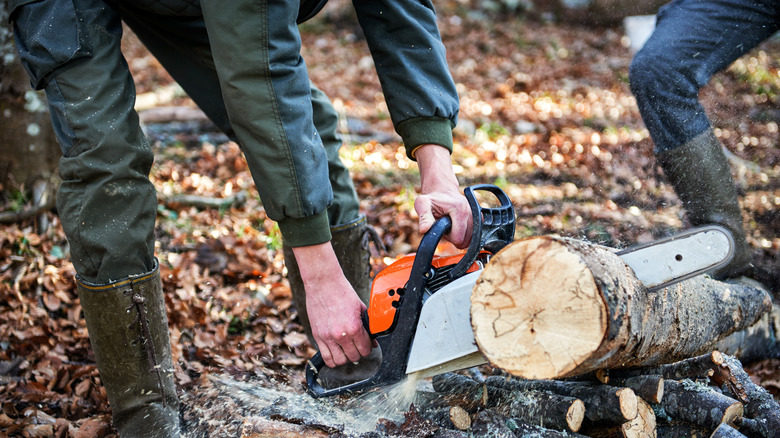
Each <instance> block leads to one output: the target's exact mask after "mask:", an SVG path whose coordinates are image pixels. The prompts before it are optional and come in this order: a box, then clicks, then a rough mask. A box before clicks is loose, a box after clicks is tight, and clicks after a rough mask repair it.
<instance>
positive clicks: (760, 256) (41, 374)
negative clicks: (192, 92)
mask: <svg viewBox="0 0 780 438" xmlns="http://www.w3.org/2000/svg"><path fill="white" fill-rule="evenodd" d="M337 3H338V2H336V4H334V5H333V6H330V5H329V6H328V8H327V9H326V10H325V11H324V12H323V14H322V15H321V16H319V17H318V18H316V19H315V20H313V21H311V22H309V23H306V24H305V25H304V26H303V27H302V29H303V46H304V50H303V53H304V58H305V60H306V62H307V65H308V66H309V69H310V74H311V77H312V80H313V82H314V83H315V84H316V85H317V86H318V87H320V88H321V89H322V90H323V91H325V93H326V94H328V95H329V96H330V97H331V99H332V100H333V101H334V105H335V106H336V108H337V109H338V110H339V112H340V113H341V115H342V118H343V120H342V122H343V123H342V124H343V127H342V128H343V129H342V131H343V135H344V140H345V147H344V149H343V151H342V158H343V159H344V161H345V163H347V165H348V166H349V167H350V169H351V171H352V173H353V178H354V181H355V185H356V187H357V189H358V192H359V195H360V197H361V208H362V210H363V212H364V213H365V214H366V216H367V217H368V220H369V223H370V224H371V225H372V226H373V227H374V228H376V230H377V232H378V233H379V235H380V236H381V238H382V240H383V242H384V243H385V244H386V245H387V247H388V253H387V254H379V253H375V254H374V255H375V257H374V259H373V264H374V268H375V271H376V270H378V269H381V268H382V267H383V266H385V265H386V264H387V263H389V262H390V261H392V259H393V258H394V257H396V256H398V255H400V254H405V253H408V252H411V251H414V249H415V248H416V246H417V244H418V243H419V240H420V236H419V234H418V233H417V232H416V216H415V213H414V211H413V206H412V205H413V199H414V194H415V187H417V186H418V184H419V175H418V173H417V170H416V165H415V164H414V163H412V162H410V161H409V160H408V159H407V158H406V156H405V153H404V152H403V148H402V146H401V144H400V138H399V137H398V136H397V135H396V134H395V133H394V132H393V130H392V125H391V122H390V119H389V113H388V111H387V107H386V105H385V103H384V100H383V98H382V94H381V91H380V87H379V83H378V80H377V78H376V74H375V72H374V69H373V65H372V62H371V58H370V54H369V53H368V50H367V48H366V45H365V41H364V40H363V37H362V35H361V33H360V30H359V27H357V25H356V24H355V22H354V21H353V20H352V18H351V16H350V15H349V14H348V13H346V12H344V11H343V10H342V9H340V6H339V5H338V4H337ZM439 16H440V27H441V32H442V36H443V39H444V42H445V45H446V47H447V50H448V60H449V63H450V68H451V70H452V73H453V75H454V78H455V81H456V83H457V87H458V92H459V95H460V97H461V113H460V123H459V125H458V127H457V129H456V131H455V141H456V145H455V151H454V154H453V163H454V165H455V168H456V171H457V174H458V178H459V180H460V183H461V185H462V186H468V185H471V184H476V183H493V184H496V185H498V186H500V187H501V188H502V189H503V190H504V191H506V192H507V194H508V195H509V196H510V198H511V199H512V201H513V203H514V206H515V209H516V212H517V216H518V217H517V220H518V222H517V234H516V238H522V237H526V236H533V235H542V234H553V233H556V234H561V235H564V236H570V237H576V238H580V239H586V240H589V241H592V242H596V243H600V244H603V245H607V246H611V247H615V248H623V247H627V246H630V245H632V244H636V243H643V242H647V241H650V240H653V239H655V238H659V237H662V236H665V235H668V234H670V233H672V232H674V231H677V230H680V229H683V228H685V227H687V223H686V219H685V216H684V211H683V210H682V209H681V206H680V202H679V200H678V199H677V197H676V196H675V194H674V192H673V191H672V188H671V186H670V185H669V183H668V182H667V181H666V180H665V178H664V176H663V174H662V172H661V170H660V169H659V168H658V167H657V165H656V163H655V160H654V158H653V154H652V148H653V144H652V140H651V139H650V138H649V134H648V132H647V130H646V129H645V127H644V125H643V123H642V120H641V118H640V116H639V112H638V110H637V107H636V102H635V100H634V98H633V97H632V95H631V93H630V90H629V87H628V67H629V64H630V60H631V52H630V50H629V48H628V42H627V41H626V38H625V37H624V34H623V31H622V29H621V28H619V27H596V28H594V27H587V26H578V25H574V24H561V23H554V22H546V21H543V20H538V19H531V18H523V17H514V18H513V17H503V18H500V19H499V18H495V17H487V18H485V17H483V16H474V15H470V14H469V13H467V12H466V11H464V10H462V9H461V8H458V7H457V3H456V2H443V6H442V7H441V8H440V10H439ZM126 56H127V58H128V63H129V65H130V67H131V69H132V70H133V72H134V77H135V78H136V82H137V88H138V92H139V94H140V95H141V96H143V97H144V98H149V97H154V96H156V97H158V98H159V99H157V100H156V102H157V103H154V104H152V105H150V106H172V105H175V106H184V107H191V106H192V103H191V101H189V99H188V98H186V96H183V95H182V94H181V93H180V92H177V91H176V90H177V89H176V87H175V86H174V84H173V83H172V81H171V79H170V77H169V76H168V75H167V74H166V73H165V72H164V71H163V70H162V69H161V67H160V66H159V64H158V63H157V62H156V61H155V60H154V58H152V57H151V56H150V55H149V54H148V53H147V52H146V51H145V50H144V49H143V47H142V46H141V45H140V44H139V43H138V41H137V40H135V39H134V38H133V37H132V35H129V34H128V36H127V37H126ZM779 66H780V40H778V39H772V40H770V41H768V42H765V43H764V44H762V45H761V46H759V47H758V48H756V49H755V50H753V51H752V52H750V54H748V55H746V56H745V57H743V58H742V59H740V60H739V61H737V62H736V63H735V64H734V65H732V66H731V67H730V68H729V69H727V70H726V71H724V72H721V73H719V74H718V75H717V76H716V77H715V78H714V80H713V81H712V83H711V84H709V85H708V86H707V87H706V88H705V89H704V90H702V93H701V97H702V101H703V102H704V104H705V107H706V109H707V112H708V114H709V115H710V117H711V119H712V120H713V124H714V126H715V127H716V133H717V135H718V136H719V137H720V139H721V140H722V142H723V144H724V145H725V146H726V148H727V149H728V151H730V152H731V154H733V160H732V162H733V164H734V175H735V179H736V181H737V183H738V187H739V190H740V195H741V196H740V199H741V205H742V211H743V215H744V219H745V224H746V229H747V233H748V241H749V243H750V245H751V248H752V251H753V254H754V256H755V264H756V265H757V266H759V267H761V268H762V272H764V274H763V275H762V277H761V278H758V279H759V280H761V281H762V282H764V284H765V285H766V286H767V287H768V288H769V289H770V290H772V291H773V293H774V294H775V297H776V299H777V297H779V296H780V295H778V294H780V257H779V256H780V213H778V208H779V207H780V179H779V178H778V175H779V174H780V148H778V147H777V144H778V137H779V136H780V133H778V124H779V123H780V108H778V94H779V93H780V76H778V67H779ZM167 91H172V93H171V94H170V95H168V94H165V93H164V92H167ZM141 100H142V99H141V98H140V97H139V102H140V101H141ZM147 132H148V134H149V136H150V138H151V139H152V140H153V147H154V151H155V154H156V163H155V165H154V168H153V170H152V174H151V178H152V181H153V182H154V183H155V185H156V186H157V188H158V190H159V193H160V203H159V208H158V224H157V228H156V237H157V240H158V244H157V246H156V255H157V257H158V258H159V260H160V262H161V269H162V274H163V275H162V277H163V279H164V287H165V291H166V293H167V297H166V303H167V305H168V311H169V315H170V319H169V323H170V327H171V335H172V343H173V346H174V362H175V363H176V364H177V365H176V368H177V371H176V380H177V384H178V386H179V388H180V391H181V393H182V400H183V403H184V405H185V406H184V412H185V418H186V419H187V421H188V424H191V425H192V427H193V429H197V430H199V431H200V433H204V432H203V431H204V430H206V431H210V432H211V433H213V434H212V435H211V436H237V435H235V434H231V433H234V432H235V431H236V430H237V425H236V424H235V421H237V420H236V418H237V416H236V415H235V412H233V414H232V415H231V413H230V412H224V409H226V408H227V407H228V405H223V406H220V402H219V400H217V399H214V398H209V397H208V394H210V393H209V392H208V391H210V389H209V388H213V387H214V385H215V383H214V382H224V379H226V378H229V379H233V380H235V381H236V382H246V381H251V382H254V384H255V385H257V386H263V387H267V388H271V389H279V390H282V391H287V392H290V393H291V394H301V393H302V392H303V388H304V382H303V378H302V370H303V365H304V363H305V361H306V360H307V359H308V358H309V357H310V356H311V355H312V354H313V353H314V349H313V348H312V347H311V346H310V345H309V343H308V341H307V340H306V337H305V335H303V331H302V328H301V325H300V324H299V322H298V320H297V314H296V312H295V309H294V308H293V307H292V304H291V299H290V291H289V285H288V283H287V280H286V279H285V277H284V274H285V269H284V264H283V258H282V254H281V247H280V245H281V237H280V235H279V231H278V228H276V227H275V226H274V224H273V223H272V222H271V221H269V220H266V217H265V213H264V211H263V208H262V205H261V204H260V202H259V197H258V195H257V190H256V189H255V187H254V185H253V183H252V179H251V175H250V174H249V171H248V169H247V166H246V162H245V161H244V159H243V157H242V155H241V153H240V151H239V148H238V146H237V145H236V144H235V143H232V142H229V141H227V139H226V138H224V136H222V135H221V134H219V133H218V132H216V131H215V130H213V128H212V127H210V126H209V125H208V124H207V123H202V122H198V121H195V122H193V121H188V122H181V121H178V122H174V123H157V124H149V125H148V126H147ZM238 193H241V194H244V195H246V199H245V201H244V202H243V203H234V204H231V205H226V206H223V207H221V208H211V209H204V208H197V207H195V206H191V205H187V204H186V203H183V202H181V201H180V200H179V201H177V198H176V196H177V195H181V194H188V195H197V196H199V197H202V198H204V199H214V198H230V197H231V196H235V195H236V194H238ZM1 200H2V201H3V205H0V207H2V208H0V209H6V208H10V205H11V204H12V202H18V199H17V198H13V197H11V196H4V197H3V198H1ZM47 217H48V219H49V220H50V222H51V225H50V226H49V227H48V228H47V229H46V230H40V229H38V228H37V227H36V222H35V221H34V220H28V221H25V222H23V223H18V224H13V225H3V229H2V233H0V404H1V405H2V411H0V431H2V430H5V432H3V433H5V434H7V435H9V436H58V437H59V436H90V437H102V436H110V435H111V434H112V433H114V432H113V430H112V429H111V426H110V423H109V417H108V414H109V412H110V410H109V406H108V405H107V401H106V397H105V392H104V390H103V388H102V386H101V385H100V379H99V375H98V372H97V369H96V367H95V365H94V357H93V356H92V353H91V351H90V349H89V346H88V337H87V332H86V327H85V324H84V321H83V318H81V316H80V312H81V308H80V305H79V302H78V298H77V296H76V293H75V286H74V281H73V275H74V271H73V266H72V264H71V263H70V262H69V261H68V246H67V241H66V239H65V237H64V234H63V232H62V229H61V227H60V225H59V222H58V218H57V215H56V212H49V213H47ZM748 368H749V370H750V372H751V375H752V376H753V378H754V379H755V380H756V381H758V382H760V383H761V384H763V385H764V387H766V388H767V389H768V390H770V391H772V392H773V393H774V394H775V395H776V396H778V395H780V362H778V360H777V359H774V360H766V361H761V362H757V363H754V364H749V367H748ZM226 376H227V377H226ZM275 395H278V394H275ZM204 405H208V406H213V410H212V411H213V412H215V414H214V416H213V417H212V418H199V419H198V418H194V417H197V416H201V417H202V416H203V415H205V414H204V410H203V409H198V407H202V406H204ZM230 406H233V405H230ZM251 406H252V405H251V404H244V405H243V409H251ZM218 411H221V413H220V414H219V415H217V414H216V412H218ZM216 431H223V432H216ZM228 431H229V432H228ZM3 433H0V435H2V434H3ZM79 433H81V435H78V434H79ZM204 436H206V435H204Z"/></svg>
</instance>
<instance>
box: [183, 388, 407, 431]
mask: <svg viewBox="0 0 780 438" xmlns="http://www.w3.org/2000/svg"><path fill="white" fill-rule="evenodd" d="M419 381H420V377H419V374H417V373H413V374H410V375H408V376H406V378H405V379H404V380H402V381H400V382H398V383H396V384H394V385H389V386H385V387H379V388H374V389H373V390H370V391H367V392H362V393H358V394H352V395H343V396H335V397H328V398H322V399H315V398H312V397H311V396H310V395H308V394H305V393H301V392H300V389H293V388H290V387H285V386H284V385H272V386H273V387H268V386H267V385H268V382H259V381H239V380H234V379H233V378H232V377H231V376H228V375H223V376H215V375H212V376H209V377H208V379H207V381H206V382H204V383H205V384H206V385H207V386H208V390H203V388H201V390H200V391H198V397H197V398H196V397H194V396H193V395H191V394H186V393H185V394H183V395H182V402H183V403H184V404H185V406H186V408H185V409H186V410H187V411H188V414H187V415H186V416H187V417H191V420H190V421H189V422H188V423H189V424H188V425H187V426H188V427H186V429H188V430H187V431H186V433H185V435H184V436H185V437H186V438H207V437H209V436H212V432H210V431H213V430H219V431H221V432H223V433H225V435H221V436H234V435H235V436H238V435H239V434H240V431H241V427H242V423H243V422H247V421H248V422H249V423H251V419H252V417H258V418H274V417H282V418H286V419H291V420H298V421H299V422H301V423H303V424H306V423H309V424H320V425H324V426H329V427H333V428H334V429H338V430H341V431H342V433H343V434H344V435H347V436H351V435H355V436H356V435H359V434H362V433H365V432H371V431H374V430H376V428H377V425H378V424H379V422H380V420H382V419H387V420H390V421H392V422H395V423H401V422H403V421H404V414H405V413H406V412H407V411H408V410H409V407H410V406H411V405H412V403H414V402H415V399H416V395H417V389H418V383H419Z"/></svg>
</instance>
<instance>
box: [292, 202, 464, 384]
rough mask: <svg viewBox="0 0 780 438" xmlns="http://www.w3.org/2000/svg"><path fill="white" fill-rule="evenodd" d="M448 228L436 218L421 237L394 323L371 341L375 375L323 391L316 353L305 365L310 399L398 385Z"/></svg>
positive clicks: (365, 320)
mask: <svg viewBox="0 0 780 438" xmlns="http://www.w3.org/2000/svg"><path fill="white" fill-rule="evenodd" d="M451 229H452V219H450V217H449V216H445V217H442V218H440V219H437V220H436V222H434V224H433V226H432V227H431V229H430V230H428V232H427V233H425V235H424V236H423V238H422V241H421V242H420V246H419V248H418V251H417V255H416V256H415V258H414V263H413V264H412V269H411V272H410V274H409V282H408V283H407V284H406V288H405V290H404V292H403V296H402V297H401V299H400V304H399V308H398V320H397V321H396V324H395V329H394V330H393V331H391V332H389V333H387V334H385V335H380V336H377V337H376V338H375V339H376V341H377V343H378V344H379V347H380V348H381V349H382V350H381V351H382V363H381V364H380V365H379V369H377V371H376V373H374V375H373V376H371V377H369V378H368V379H366V380H361V381H360V382H355V383H351V384H349V385H345V386H340V387H338V388H333V389H325V388H323V387H322V385H320V383H319V381H318V377H319V373H320V370H321V369H322V368H323V367H324V366H325V361H324V360H323V359H322V355H321V354H320V352H317V353H316V354H315V355H314V356H313V357H312V358H311V359H310V360H309V361H308V362H307V363H306V386H307V389H308V392H309V394H310V395H311V396H312V397H314V398H320V397H330V396H332V395H338V394H344V393H348V392H355V391H360V390H362V389H366V388H369V387H373V386H378V385H386V384H390V383H394V382H398V381H400V380H401V379H403V378H404V376H405V375H406V362H407V360H408V359H409V350H410V349H411V347H412V340H413V339H414V332H415V330H416V329H417V320H418V319H419V318H420V310H421V309H422V303H423V292H424V291H425V285H426V284H427V282H428V279H429V277H430V275H429V272H430V269H431V262H433V256H434V253H435V252H436V247H437V246H438V244H439V242H440V241H441V239H442V237H443V236H444V235H445V234H447V233H448V232H449V231H450V230H451ZM361 319H362V320H363V325H364V327H366V331H368V332H369V335H370V333H371V332H370V331H369V330H368V318H367V316H365V317H364V316H363V315H361Z"/></svg>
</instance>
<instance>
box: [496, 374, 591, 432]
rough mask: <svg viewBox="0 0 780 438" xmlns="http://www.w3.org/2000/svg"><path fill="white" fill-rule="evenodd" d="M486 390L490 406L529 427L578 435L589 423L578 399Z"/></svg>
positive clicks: (540, 393)
mask: <svg viewBox="0 0 780 438" xmlns="http://www.w3.org/2000/svg"><path fill="white" fill-rule="evenodd" d="M486 388H487V393H488V406H490V407H495V408H496V411H497V412H499V413H501V414H504V415H506V416H508V417H512V418H517V419H519V420H521V421H523V422H525V423H528V424H538V425H540V426H542V427H545V428H547V429H555V430H562V431H570V432H578V431H579V430H580V427H582V421H583V420H584V419H585V403H583V402H582V400H580V399H578V398H575V397H569V396H565V395H560V394H555V393H551V392H542V391H522V392H519V391H507V390H505V389H502V388H499V387H496V386H493V385H486Z"/></svg>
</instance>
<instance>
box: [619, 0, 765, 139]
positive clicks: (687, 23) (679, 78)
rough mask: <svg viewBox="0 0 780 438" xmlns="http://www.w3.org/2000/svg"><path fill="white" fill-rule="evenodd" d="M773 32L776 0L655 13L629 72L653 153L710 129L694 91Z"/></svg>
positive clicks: (703, 2) (720, 2) (692, 0)
mask: <svg viewBox="0 0 780 438" xmlns="http://www.w3.org/2000/svg"><path fill="white" fill-rule="evenodd" d="M778 29H780V2H778V1H777V0H675V1H673V2H671V3H668V4H667V5H665V6H663V7H662V8H661V9H660V10H659V11H658V17H657V25H656V29H655V31H654V32H653V34H652V35H651V36H650V39H648V41H647V43H645V45H644V47H643V48H642V49H641V50H640V51H639V52H638V53H637V54H636V56H635V57H634V59H633V61H632V62H631V69H630V72H629V77H630V83H631V91H632V92H633V93H634V96H635V97H636V100H637V104H638V106H639V112H640V113H641V114H642V119H643V120H644V122H645V125H646V126H647V129H648V131H650V136H651V137H652V138H653V141H654V143H655V152H656V153H659V152H663V151H667V150H671V149H675V148H677V147H679V146H682V145H684V144H685V143H687V142H688V141H690V140H692V139H693V138H694V137H696V136H698V135H699V134H701V133H703V132H704V131H706V130H707V129H709V128H710V126H711V125H710V121H709V119H708V118H707V115H706V113H705V111H704V108H703V107H702V106H701V103H700V102H699V90H700V89H701V88H702V87H703V86H704V85H706V84H707V83H708V82H709V81H710V79H711V78H712V75H714V74H715V73H717V72H718V71H720V70H722V69H724V68H726V67H728V66H729V65H730V64H731V63H732V62H734V61H735V60H736V59H738V58H739V57H740V56H742V55H744V54H745V53H747V52H748V51H750V50H751V49H753V48H754V47H756V46H757V45H758V44H759V43H761V42H762V41H764V40H766V39H767V38H769V37H770V36H772V34H774V33H775V32H776V31H777V30H778Z"/></svg>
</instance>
